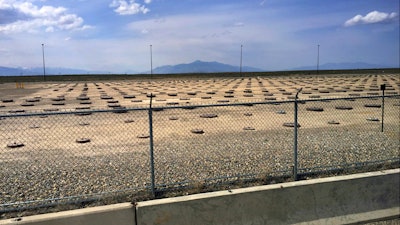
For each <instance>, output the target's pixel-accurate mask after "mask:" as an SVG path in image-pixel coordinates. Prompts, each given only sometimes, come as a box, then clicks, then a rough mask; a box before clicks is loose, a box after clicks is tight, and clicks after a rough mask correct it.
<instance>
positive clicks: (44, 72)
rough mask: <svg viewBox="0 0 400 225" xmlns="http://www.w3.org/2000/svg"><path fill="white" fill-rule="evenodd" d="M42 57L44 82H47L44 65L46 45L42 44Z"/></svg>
mask: <svg viewBox="0 0 400 225" xmlns="http://www.w3.org/2000/svg"><path fill="white" fill-rule="evenodd" d="M42 56H43V81H46V65H45V63H44V44H42Z"/></svg>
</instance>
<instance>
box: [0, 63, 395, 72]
mask: <svg viewBox="0 0 400 225" xmlns="http://www.w3.org/2000/svg"><path fill="white" fill-rule="evenodd" d="M377 68H399V66H398V65H397V66H396V65H379V64H370V63H364V62H356V63H325V64H322V65H320V66H319V69H320V70H345V69H377ZM316 69H317V66H316V65H315V66H304V67H297V68H291V69H287V70H288V71H290V70H316ZM239 71H240V67H239V66H232V65H229V64H224V63H219V62H215V61H214V62H204V61H200V60H196V61H194V62H191V63H182V64H177V65H165V66H160V67H156V68H154V69H153V73H154V74H174V73H219V72H239ZM242 71H243V72H262V71H268V70H263V69H259V68H254V67H249V66H243V67H242ZM269 71H270V70H269ZM146 73H147V74H149V73H150V71H146V72H141V74H146ZM64 74H66V75H69V74H110V72H104V71H89V70H83V69H74V68H61V67H48V68H47V67H46V75H64ZM125 74H139V72H134V71H127V72H125ZM41 75H43V68H42V67H35V68H22V67H3V66H0V76H41Z"/></svg>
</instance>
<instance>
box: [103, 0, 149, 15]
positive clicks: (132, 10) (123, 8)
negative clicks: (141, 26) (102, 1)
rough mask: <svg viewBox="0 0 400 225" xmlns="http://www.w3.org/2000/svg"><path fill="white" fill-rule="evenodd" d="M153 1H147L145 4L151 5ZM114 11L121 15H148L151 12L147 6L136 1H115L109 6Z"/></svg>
mask: <svg viewBox="0 0 400 225" xmlns="http://www.w3.org/2000/svg"><path fill="white" fill-rule="evenodd" d="M150 2H151V0H146V1H145V3H146V4H149V3H150ZM109 6H110V7H112V8H115V9H114V12H116V13H118V14H119V15H133V14H138V13H143V14H146V13H148V12H149V11H150V9H148V8H146V6H144V5H141V4H139V3H137V2H136V1H135V0H129V2H128V1H125V0H113V1H112V3H111V4H110V5H109Z"/></svg>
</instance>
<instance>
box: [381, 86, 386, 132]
mask: <svg viewBox="0 0 400 225" xmlns="http://www.w3.org/2000/svg"><path fill="white" fill-rule="evenodd" d="M385 89H386V85H385V84H381V90H382V118H381V119H382V124H381V132H383V115H384V113H385Z"/></svg>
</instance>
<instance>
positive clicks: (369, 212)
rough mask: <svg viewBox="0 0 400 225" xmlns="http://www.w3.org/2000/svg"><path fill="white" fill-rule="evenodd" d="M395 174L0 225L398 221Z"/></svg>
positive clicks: (399, 174)
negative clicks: (392, 219)
mask: <svg viewBox="0 0 400 225" xmlns="http://www.w3.org/2000/svg"><path fill="white" fill-rule="evenodd" d="M399 189H400V169H395V170H386V171H380V172H371V173H363V174H355V175H348V176H339V177H330V178H322V179H315V180H307V181H298V182H289V183H282V184H274V185H267V186H259V187H250V188H242V189H235V190H227V191H218V192H212V193H204V194H196V195H190V196H183V197H176V198H168V199H159V200H151V201H146V202H139V203H137V204H136V206H132V205H131V204H130V203H124V204H117V205H112V206H102V207H94V208H90V209H80V210H72V211H68V212H60V213H52V214H46V215H38V216H31V217H26V218H22V220H21V221H13V220H3V221H0V224H7V225H8V224H30V225H47V224H74V225H80V224H89V225H90V224H138V225H147V224H160V225H168V224H174V225H176V224H202V225H204V224H222V225H223V224H349V223H359V222H369V221H376V220H379V219H390V218H396V217H399V216H400V194H399Z"/></svg>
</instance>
